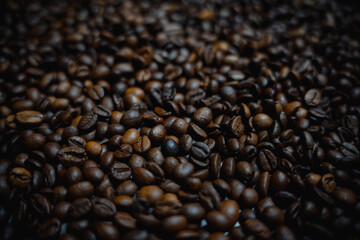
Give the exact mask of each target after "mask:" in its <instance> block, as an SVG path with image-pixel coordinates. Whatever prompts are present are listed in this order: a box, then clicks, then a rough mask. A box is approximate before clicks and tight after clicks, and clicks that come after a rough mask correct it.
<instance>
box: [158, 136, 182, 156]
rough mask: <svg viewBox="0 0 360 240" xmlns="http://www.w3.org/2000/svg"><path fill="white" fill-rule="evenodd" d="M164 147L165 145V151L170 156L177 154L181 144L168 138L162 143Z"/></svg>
mask: <svg viewBox="0 0 360 240" xmlns="http://www.w3.org/2000/svg"><path fill="white" fill-rule="evenodd" d="M162 147H163V149H164V151H165V153H166V154H167V155H169V156H176V154H177V153H178V151H179V146H178V145H177V143H176V142H175V141H174V140H173V139H171V138H168V139H166V140H165V141H164V143H163V144H162Z"/></svg>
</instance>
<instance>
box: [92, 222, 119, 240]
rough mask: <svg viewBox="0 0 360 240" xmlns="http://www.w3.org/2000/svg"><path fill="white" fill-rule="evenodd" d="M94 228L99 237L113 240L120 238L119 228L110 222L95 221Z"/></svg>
mask: <svg viewBox="0 0 360 240" xmlns="http://www.w3.org/2000/svg"><path fill="white" fill-rule="evenodd" d="M94 229H95V232H96V233H97V236H98V237H99V238H100V239H109V240H115V239H119V238H120V233H119V230H118V229H117V228H116V227H115V226H114V225H113V224H112V223H107V222H100V221H97V222H95V223H94Z"/></svg>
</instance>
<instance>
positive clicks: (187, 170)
mask: <svg viewBox="0 0 360 240" xmlns="http://www.w3.org/2000/svg"><path fill="white" fill-rule="evenodd" d="M194 170H195V168H194V165H192V164H191V163H180V164H179V165H177V166H176V167H175V168H174V170H173V171H172V175H173V176H174V178H175V179H177V180H179V181H181V180H184V179H186V178H187V177H189V176H190V175H191V174H192V173H193V172H194Z"/></svg>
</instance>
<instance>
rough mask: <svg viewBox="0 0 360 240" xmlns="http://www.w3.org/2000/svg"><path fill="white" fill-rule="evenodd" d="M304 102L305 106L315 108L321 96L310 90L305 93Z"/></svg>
mask: <svg viewBox="0 0 360 240" xmlns="http://www.w3.org/2000/svg"><path fill="white" fill-rule="evenodd" d="M304 100H305V103H306V104H307V105H309V106H312V107H315V106H317V105H319V104H320V101H321V94H320V92H319V91H318V90H317V89H310V90H309V91H307V92H306V94H305V96H304Z"/></svg>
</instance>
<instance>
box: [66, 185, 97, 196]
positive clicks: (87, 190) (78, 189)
mask: <svg viewBox="0 0 360 240" xmlns="http://www.w3.org/2000/svg"><path fill="white" fill-rule="evenodd" d="M94 190H95V189H94V186H93V185H92V184H91V183H90V182H89V181H82V182H78V183H75V184H73V185H71V186H70V187H69V190H68V192H69V194H70V196H72V197H74V198H79V197H90V196H91V195H92V194H93V193H94Z"/></svg>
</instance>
